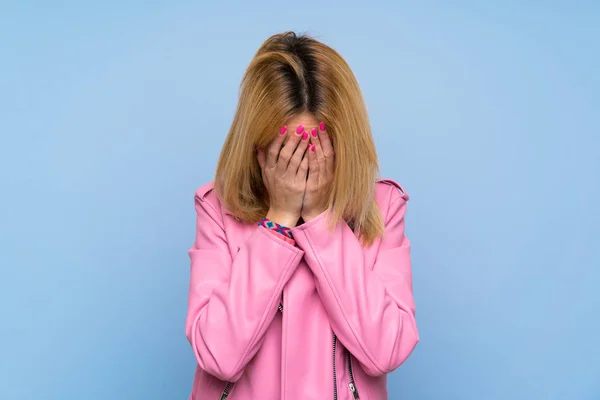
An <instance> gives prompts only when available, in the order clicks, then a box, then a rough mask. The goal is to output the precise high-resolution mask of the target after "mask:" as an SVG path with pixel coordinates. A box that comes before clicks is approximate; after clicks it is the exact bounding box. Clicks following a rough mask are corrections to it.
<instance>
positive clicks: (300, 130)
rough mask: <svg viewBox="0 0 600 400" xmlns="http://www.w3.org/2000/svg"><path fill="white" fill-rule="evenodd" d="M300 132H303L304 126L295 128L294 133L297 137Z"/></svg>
mask: <svg viewBox="0 0 600 400" xmlns="http://www.w3.org/2000/svg"><path fill="white" fill-rule="evenodd" d="M302 132H304V125H298V127H297V128H296V133H297V134H298V135H299V134H301V133H302Z"/></svg>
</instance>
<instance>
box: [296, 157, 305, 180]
mask: <svg viewBox="0 0 600 400" xmlns="http://www.w3.org/2000/svg"><path fill="white" fill-rule="evenodd" d="M307 174H308V154H306V155H304V157H303V158H302V161H301V162H300V166H299V167H298V171H297V172H296V179H298V180H300V182H306V177H307Z"/></svg>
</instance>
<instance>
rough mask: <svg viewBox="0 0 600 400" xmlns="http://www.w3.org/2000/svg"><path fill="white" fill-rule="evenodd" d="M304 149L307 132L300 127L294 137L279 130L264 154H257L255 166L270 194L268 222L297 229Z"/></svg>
mask: <svg viewBox="0 0 600 400" xmlns="http://www.w3.org/2000/svg"><path fill="white" fill-rule="evenodd" d="M286 137H287V139H288V140H287V142H286V143H285V145H284V144H283V143H284V141H285V138H286ZM282 145H283V148H282V147H281V146H282ZM307 147H308V132H305V131H304V127H303V126H302V125H299V126H298V128H297V129H296V130H295V132H294V133H291V132H290V133H288V131H287V127H285V126H284V127H283V128H281V132H280V133H278V134H277V137H276V138H275V139H274V140H273V142H272V143H271V145H270V146H269V148H268V153H267V154H265V152H264V151H263V149H259V150H258V163H259V165H260V168H261V170H262V178H263V182H264V184H265V187H266V188H267V192H268V193H269V205H270V207H269V212H268V213H267V218H269V219H270V220H271V221H274V222H276V223H278V224H280V225H284V226H287V227H290V228H293V227H294V226H296V224H297V223H298V219H300V213H301V210H302V199H303V197H304V191H305V189H306V183H307V172H308V158H307V155H306V149H307Z"/></svg>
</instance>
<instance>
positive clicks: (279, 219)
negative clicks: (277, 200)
mask: <svg viewBox="0 0 600 400" xmlns="http://www.w3.org/2000/svg"><path fill="white" fill-rule="evenodd" d="M266 218H268V219H270V220H271V221H273V222H276V223H278V224H279V225H283V226H286V227H288V228H293V227H295V226H296V224H297V223H298V217H297V216H295V215H292V214H289V213H279V212H276V211H271V210H269V212H268V213H267V215H266Z"/></svg>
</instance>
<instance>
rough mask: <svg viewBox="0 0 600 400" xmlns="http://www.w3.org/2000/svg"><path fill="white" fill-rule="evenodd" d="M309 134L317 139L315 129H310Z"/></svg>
mask: <svg viewBox="0 0 600 400" xmlns="http://www.w3.org/2000/svg"><path fill="white" fill-rule="evenodd" d="M310 133H311V134H312V135H313V136H314V137H317V128H312V129H311V130H310Z"/></svg>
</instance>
